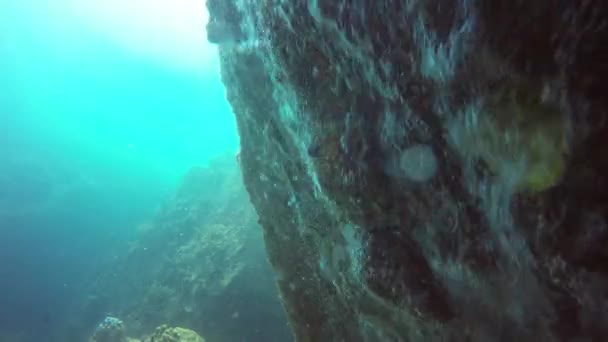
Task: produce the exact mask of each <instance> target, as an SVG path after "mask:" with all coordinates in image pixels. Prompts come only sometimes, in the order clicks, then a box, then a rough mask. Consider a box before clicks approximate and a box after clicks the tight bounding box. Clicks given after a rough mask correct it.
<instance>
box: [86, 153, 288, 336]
mask: <svg viewBox="0 0 608 342" xmlns="http://www.w3.org/2000/svg"><path fill="white" fill-rule="evenodd" d="M92 288H93V289H94V290H92V291H91V292H92V294H94V296H92V297H91V300H90V301H89V302H88V306H85V307H84V308H80V309H79V310H77V312H78V313H81V314H80V315H79V317H88V316H94V317H95V316H98V315H99V314H100V312H101V313H103V314H106V313H108V312H109V313H112V314H113V315H117V316H119V317H122V318H124V320H125V321H126V322H128V329H127V330H126V333H128V335H130V336H143V335H145V334H147V333H149V332H150V331H151V330H153V329H154V328H155V327H157V326H159V325H161V324H165V323H166V324H169V325H171V326H185V327H189V328H191V329H194V330H196V331H201V332H204V334H205V339H207V340H208V341H243V340H247V341H251V342H255V341H271V340H276V341H289V340H290V338H291V336H290V332H289V328H288V326H287V320H286V318H285V314H284V310H283V308H282V307H281V305H280V301H279V299H278V292H277V290H276V285H275V283H274V275H273V273H272V270H271V267H270V265H269V264H268V261H267V257H266V254H265V251H264V243H263V240H262V236H261V228H260V226H259V225H258V223H257V215H256V213H255V210H254V209H253V207H252V205H251V203H250V202H249V199H248V196H247V193H246V191H245V189H244V187H243V182H242V178H241V175H240V170H239V168H238V164H237V161H236V158H235V156H234V155H228V156H223V157H220V158H218V159H216V160H214V161H212V162H210V164H209V166H208V167H201V168H194V169H192V170H191V171H190V172H189V173H188V174H187V175H186V176H185V177H184V180H183V182H182V184H181V185H180V187H179V189H177V191H176V193H175V194H174V196H172V197H171V198H169V199H167V201H166V203H164V204H163V205H162V206H161V208H159V210H158V213H157V215H156V216H155V217H154V218H153V219H151V220H150V221H149V222H148V223H147V224H145V225H142V226H141V227H140V231H139V234H138V236H137V239H135V241H134V243H133V244H132V245H131V247H130V250H129V251H126V252H125V253H123V254H120V255H118V256H117V257H116V259H113V260H111V261H110V262H109V263H108V265H107V268H106V269H105V271H104V272H100V275H99V277H98V278H97V279H96V283H95V284H94V286H92ZM151 341H156V340H151ZM159 341H160V340H159Z"/></svg>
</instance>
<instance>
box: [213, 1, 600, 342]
mask: <svg viewBox="0 0 608 342" xmlns="http://www.w3.org/2000/svg"><path fill="white" fill-rule="evenodd" d="M208 7H209V11H210V15H211V20H210V24H209V26H208V31H209V39H210V41H212V42H215V43H218V45H219V50H220V55H221V68H222V70H221V73H222V78H223V82H224V84H225V86H226V89H227V96H228V99H229V101H230V103H231V105H232V108H233V110H234V113H235V115H236V119H237V123H238V128H239V133H240V136H241V154H240V159H241V168H242V171H243V176H244V181H245V184H246V187H247V190H248V192H249V195H250V197H251V201H252V202H253V204H254V205H255V207H256V209H257V212H258V214H259V216H260V221H261V223H262V226H263V228H264V236H265V240H266V246H267V252H268V255H269V257H270V260H271V263H272V264H273V267H274V269H275V272H276V274H277V277H278V284H279V287H280V290H281V294H282V298H283V303H284V306H285V308H286V310H287V312H288V314H289V319H290V321H291V325H292V328H293V331H294V334H295V336H296V338H297V340H298V341H516V340H521V341H534V340H538V341H575V340H578V341H602V340H605V339H606V338H607V337H606V336H608V329H607V328H606V327H608V315H606V312H607V310H608V302H607V297H606V293H607V291H608V267H607V266H606V265H608V262H607V261H608V253H607V252H606V251H607V250H606V248H605V246H606V243H607V242H608V197H607V195H606V194H607V193H608V192H607V191H606V190H608V183H607V182H608V162H607V161H608V159H607V158H606V157H605V156H604V154H603V152H602V146H604V145H605V144H606V142H608V139H607V137H608V129H607V126H606V124H607V123H606V122H607V120H606V119H607V115H606V114H607V113H606V110H607V108H608V103H607V102H608V96H606V95H607V93H606V91H605V90H603V88H604V87H603V86H604V83H605V80H606V79H607V78H608V68H607V67H606V65H607V64H606V63H605V62H604V61H605V60H608V50H606V44H607V43H608V28H607V26H606V22H607V21H608V5H607V4H606V3H605V2H600V1H594V0H591V1H582V2H563V1H562V2H558V1H544V2H533V1H532V2H531V1H528V2H524V1H506V0H495V1H466V0H458V1H444V0H429V1H417V0H403V1H391V0H379V1H354V0H314V1H308V0H287V1H284V0H255V1H254V0H208Z"/></svg>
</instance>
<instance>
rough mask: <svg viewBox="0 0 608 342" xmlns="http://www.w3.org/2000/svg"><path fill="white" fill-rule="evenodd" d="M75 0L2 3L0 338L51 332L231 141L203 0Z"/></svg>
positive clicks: (43, 337) (234, 140) (231, 148)
mask: <svg viewBox="0 0 608 342" xmlns="http://www.w3.org/2000/svg"><path fill="white" fill-rule="evenodd" d="M75 3H77V2H74V1H69V0H54V1H44V0H40V1H37V0H5V1H2V2H1V3H0V341H5V340H6V341H10V340H11V339H12V340H14V341H17V340H16V339H17V337H16V336H17V334H18V333H19V332H20V331H30V332H35V333H34V334H33V335H34V336H28V337H27V338H26V339H25V340H27V341H30V340H31V341H47V340H49V341H50V339H49V336H51V335H52V334H53V330H54V329H56V327H57V326H58V325H59V324H60V323H59V322H61V320H62V319H63V315H64V314H65V312H66V310H67V308H68V307H69V306H70V303H72V302H73V301H74V300H76V298H78V295H79V291H84V290H82V286H83V284H84V283H85V282H86V280H87V279H88V278H90V277H91V276H92V275H91V273H92V272H95V267H96V266H97V265H98V264H99V263H100V260H102V259H104V258H107V256H108V255H111V253H113V251H114V250H120V249H121V248H123V247H124V245H126V244H127V243H128V241H129V239H130V238H131V237H132V236H133V234H134V231H135V227H136V226H137V225H138V224H139V223H141V222H142V221H143V220H145V219H146V218H148V217H150V215H152V213H153V212H154V210H155V209H156V207H157V206H158V204H159V203H160V202H161V201H162V200H163V199H164V198H165V197H166V196H167V195H168V194H170V193H171V192H172V191H173V190H174V188H175V186H176V184H177V183H178V182H179V180H180V178H181V177H182V175H183V174H184V173H185V172H186V171H187V170H188V169H189V168H190V167H192V166H194V165H204V164H205V163H206V162H207V161H208V160H209V159H210V158H213V157H214V156H217V155H220V154H222V153H224V152H226V151H228V152H230V153H234V152H236V151H237V149H238V136H237V133H236V128H235V122H234V118H233V116H232V115H231V112H230V107H229V105H228V103H227V102H226V100H225V95H224V90H223V86H222V84H221V82H220V80H219V76H218V60H217V54H216V51H215V49H214V47H213V46H211V45H209V44H208V43H207V42H206V39H205V32H204V24H205V22H204V20H205V14H204V13H203V11H204V6H202V0H201V1H190V0H180V1H168V0H167V1H141V0H121V1H116V0H87V1H84V2H82V3H86V4H87V5H86V6H85V5H76V4H75ZM180 6H181V7H180ZM180 11H181V12H180ZM184 13H187V14H188V15H187V16H184V15H183V14H184ZM178 15H181V18H182V21H180V22H179V23H178V21H176V20H175V18H174V17H176V16H178ZM184 20H186V21H187V20H190V22H185V23H184Z"/></svg>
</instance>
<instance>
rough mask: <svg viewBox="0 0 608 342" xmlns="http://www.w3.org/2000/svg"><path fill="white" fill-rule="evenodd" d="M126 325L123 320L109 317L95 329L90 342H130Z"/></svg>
mask: <svg viewBox="0 0 608 342" xmlns="http://www.w3.org/2000/svg"><path fill="white" fill-rule="evenodd" d="M128 341H129V340H128V338H127V333H126V330H125V324H124V322H123V321H122V320H120V319H118V318H116V317H111V316H108V317H106V318H104V319H103V321H102V322H101V323H99V325H98V326H97V327H96V328H95V332H94V333H93V336H92V337H91V339H90V342H128Z"/></svg>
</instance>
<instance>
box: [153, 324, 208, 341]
mask: <svg viewBox="0 0 608 342" xmlns="http://www.w3.org/2000/svg"><path fill="white" fill-rule="evenodd" d="M142 342H205V339H204V338H202V337H201V336H200V335H199V334H197V333H196V332H195V331H192V330H190V329H185V328H179V327H175V328H172V327H169V326H168V325H166V324H163V325H161V326H159V327H158V328H156V331H155V332H154V333H153V334H152V335H150V336H148V337H146V338H144V339H143V341H142Z"/></svg>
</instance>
